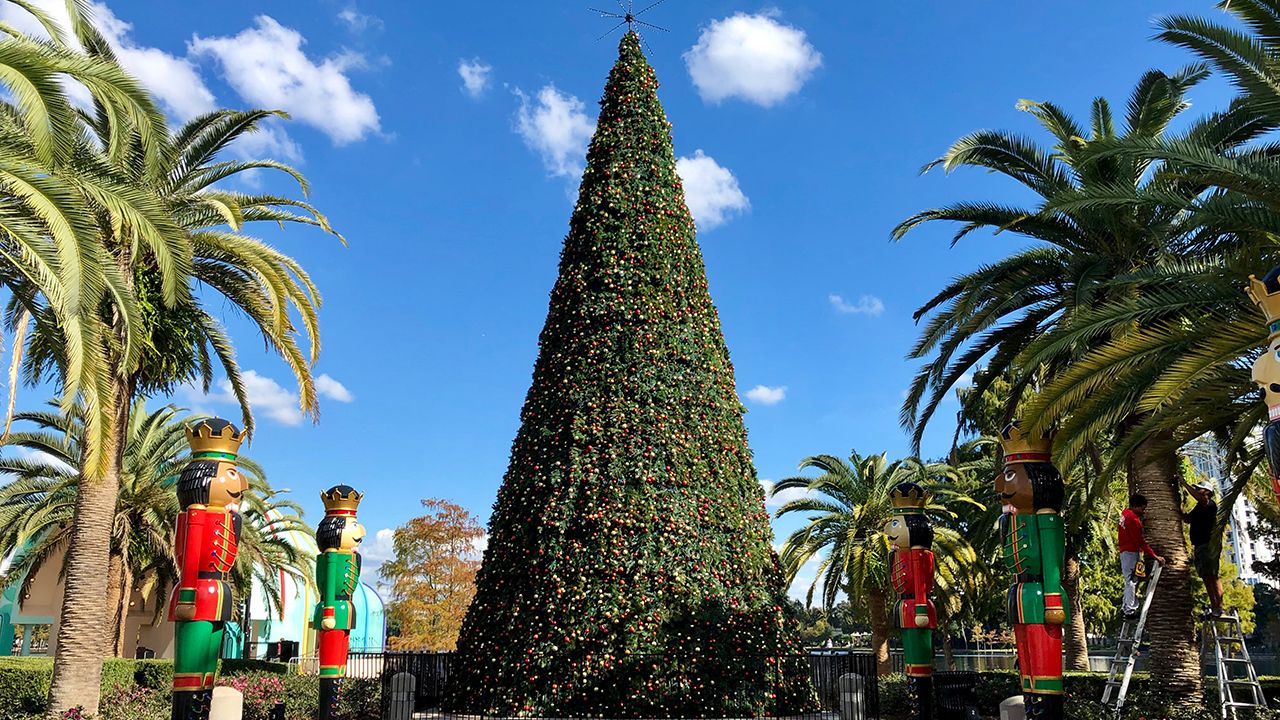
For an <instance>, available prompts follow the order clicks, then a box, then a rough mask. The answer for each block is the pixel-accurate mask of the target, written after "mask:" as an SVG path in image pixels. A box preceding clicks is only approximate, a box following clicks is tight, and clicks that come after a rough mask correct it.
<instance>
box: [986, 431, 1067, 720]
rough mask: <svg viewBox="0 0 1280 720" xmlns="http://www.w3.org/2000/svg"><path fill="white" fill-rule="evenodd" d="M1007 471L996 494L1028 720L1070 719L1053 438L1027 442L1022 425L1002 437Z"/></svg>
mask: <svg viewBox="0 0 1280 720" xmlns="http://www.w3.org/2000/svg"><path fill="white" fill-rule="evenodd" d="M1000 444H1001V445H1002V446H1003V448H1004V471H1003V472H1001V473H1000V474H998V475H996V493H997V494H999V496H1000V501H1001V502H1002V503H1004V506H1005V507H1004V514H1003V515H1002V516H1001V517H1000V535H1001V552H1002V554H1003V556H1004V563H1005V566H1006V567H1007V568H1008V569H1009V570H1010V571H1011V572H1013V573H1014V575H1015V576H1016V577H1015V582H1014V584H1013V586H1012V587H1010V588H1009V622H1010V624H1012V625H1013V632H1014V639H1015V641H1016V642H1017V645H1018V670H1019V673H1020V674H1021V675H1022V694H1023V697H1024V698H1025V700H1026V712H1027V718H1028V720H1036V719H1043V720H1061V718H1062V626H1063V625H1065V624H1066V623H1067V607H1068V603H1067V602H1066V598H1065V597H1064V596H1063V593H1062V565H1063V561H1064V554H1065V552H1066V539H1065V535H1064V531H1063V528H1062V517H1061V515H1059V513H1060V512H1061V510H1062V495H1063V492H1064V488H1063V483H1062V475H1061V474H1059V473H1058V469H1057V468H1055V467H1054V466H1053V462H1052V459H1051V456H1050V450H1051V447H1052V445H1053V440H1052V438H1051V437H1050V436H1049V435H1048V434H1045V435H1043V436H1041V437H1026V436H1025V435H1023V433H1022V432H1021V430H1020V429H1019V428H1018V423H1017V421H1014V422H1013V423H1010V424H1009V425H1008V426H1006V427H1005V428H1004V430H1002V431H1001V438H1000Z"/></svg>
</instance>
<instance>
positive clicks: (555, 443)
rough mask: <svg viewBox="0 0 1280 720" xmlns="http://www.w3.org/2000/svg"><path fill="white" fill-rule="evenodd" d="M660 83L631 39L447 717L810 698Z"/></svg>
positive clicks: (560, 283)
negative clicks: (786, 616)
mask: <svg viewBox="0 0 1280 720" xmlns="http://www.w3.org/2000/svg"><path fill="white" fill-rule="evenodd" d="M657 88H658V82H657V79H656V77H655V75H654V72H653V68H651V67H650V66H649V64H648V62H647V61H646V60H645V58H644V55H643V53H642V52H641V50H640V40H639V38H638V37H637V36H636V35H635V34H634V33H628V34H627V35H626V36H624V37H623V39H622V43H621V46H620V48H619V57H618V62H617V64H616V65H615V66H614V68H613V71H612V72H611V73H610V75H609V82H608V85H607V86H606V87H605V92H604V98H603V100H602V101H601V103H600V104H601V111H600V119H599V122H598V125H597V127H596V133H595V137H594V138H593V139H592V141H591V146H590V149H589V150H588V153H587V168H586V171H585V172H584V174H583V177H582V186H581V189H580V191H579V197H578V203H577V206H576V207H575V208H574V212H573V218H572V220H570V227H569V235H568V237H567V238H566V239H565V242H564V249H563V251H562V253H561V257H560V277H559V279H558V280H557V282H556V285H555V288H554V289H553V290H552V292H551V304H550V309H549V311H548V313H547V322H546V326H545V327H544V328H543V331H542V336H541V339H540V348H541V349H540V353H539V356H538V361H537V364H536V365H535V367H534V372H533V386H532V387H531V388H530V390H529V395H528V397H527V398H526V400H525V405H524V410H523V411H522V413H521V426H520V431H519V433H518V434H517V435H516V439H515V443H514V447H513V449H512V453H511V465H510V467H509V469H508V470H507V474H506V477H505V478H504V480H503V484H502V488H501V490H499V492H498V501H497V504H496V505H495V507H494V512H493V516H492V519H491V521H490V539H489V549H488V551H487V552H486V554H485V559H484V565H483V566H482V567H481V569H480V572H479V575H478V577H477V592H476V598H475V601H474V603H473V604H472V605H471V608H470V611H469V612H468V614H467V617H466V620H465V622H464V624H463V628H462V635H461V638H460V639H459V641H458V656H457V664H456V665H455V671H454V675H453V677H452V679H451V681H450V685H451V689H450V695H451V699H450V704H451V705H452V707H453V709H455V710H458V711H466V712H473V713H479V712H484V713H491V714H502V715H506V714H524V715H543V716H555V715H559V716H568V715H583V714H593V715H604V716H611V717H627V716H631V717H637V716H644V717H654V716H658V717H662V716H664V715H665V716H687V717H688V716H704V717H716V716H739V717H741V716H744V715H746V716H751V715H760V714H765V713H768V714H778V713H787V712H792V711H795V710H797V709H799V708H800V707H802V706H803V705H805V704H806V703H807V701H808V699H809V697H810V695H811V692H812V691H811V689H810V685H809V679H808V666H807V664H806V663H805V662H804V661H803V659H802V658H801V657H799V656H797V655H796V653H798V652H799V648H798V646H797V645H796V644H795V642H794V641H793V640H792V637H791V634H790V631H789V629H788V627H787V624H786V623H785V621H784V618H783V614H782V605H783V604H784V603H785V601H786V594H785V588H784V586H783V582H782V577H781V573H780V571H779V569H778V566H777V563H776V561H775V559H774V557H773V554H772V552H771V549H770V539H771V532H770V529H769V517H768V513H767V512H766V510H765V507H764V501H763V500H764V499H763V494H762V492H761V488H760V485H759V482H758V481H757V479H756V474H755V469H754V467H753V466H752V462H751V451H750V450H749V449H748V448H747V437H746V429H745V427H744V426H743V422H742V412H743V408H742V405H741V404H740V402H739V401H738V396H737V392H736V390H735V387H734V379H733V366H732V365H731V364H730V363H729V353H728V350H727V349H726V347H725V342H724V336H723V334H722V333H721V330H720V321H719V318H718V316H717V314H716V310H715V307H714V306H713V305H712V304H711V296H710V294H709V293H708V290H707V278H706V270H705V268H704V266H703V262H702V255H701V253H700V252H699V250H698V244H697V241H696V239H695V231H694V225H693V220H692V217H691V216H690V215H689V210H688V208H687V207H686V206H685V201H684V192H683V189H682V187H681V184H680V178H679V177H678V176H677V175H676V166H675V156H674V154H673V152H672V145H671V134H670V127H671V126H670V123H668V122H667V118H666V115H665V113H664V112H663V110H662V105H661V104H660V103H659V102H658V96H657Z"/></svg>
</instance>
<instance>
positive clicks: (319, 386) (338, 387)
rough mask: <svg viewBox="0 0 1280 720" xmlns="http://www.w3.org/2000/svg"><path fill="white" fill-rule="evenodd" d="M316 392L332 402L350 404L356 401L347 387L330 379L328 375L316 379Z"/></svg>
mask: <svg viewBox="0 0 1280 720" xmlns="http://www.w3.org/2000/svg"><path fill="white" fill-rule="evenodd" d="M316 392H317V393H319V394H320V395H321V396H322V397H327V398H329V399H330V400H337V401H338V402H344V403H349V402H351V401H352V400H355V399H356V396H355V395H352V394H351V391H350V390H348V389H347V387H346V386H345V385H343V384H342V383H340V382H338V381H337V380H334V379H333V378H332V377H329V375H328V373H326V374H324V375H321V376H320V377H318V378H316Z"/></svg>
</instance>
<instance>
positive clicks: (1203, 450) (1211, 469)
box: [1182, 437, 1277, 585]
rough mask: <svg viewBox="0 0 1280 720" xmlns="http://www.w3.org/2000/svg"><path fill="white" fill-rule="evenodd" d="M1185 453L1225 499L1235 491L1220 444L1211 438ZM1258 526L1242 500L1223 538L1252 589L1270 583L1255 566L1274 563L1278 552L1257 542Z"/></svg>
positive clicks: (1195, 442)
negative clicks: (1256, 563) (1225, 495)
mask: <svg viewBox="0 0 1280 720" xmlns="http://www.w3.org/2000/svg"><path fill="white" fill-rule="evenodd" d="M1182 452H1183V454H1184V455H1186V457H1187V459H1188V460H1190V461H1191V464H1192V466H1194V467H1195V469H1196V471H1197V472H1199V473H1200V474H1202V475H1204V476H1206V477H1208V478H1209V479H1210V480H1212V481H1213V482H1214V483H1216V484H1217V485H1218V496H1219V497H1220V498H1221V497H1222V496H1223V495H1224V494H1225V493H1226V492H1227V491H1228V490H1230V489H1231V478H1230V477H1227V475H1226V473H1225V471H1224V467H1225V465H1226V463H1225V462H1224V460H1225V458H1224V453H1223V452H1222V449H1221V448H1219V447H1218V444H1217V443H1216V442H1214V441H1213V440H1212V439H1210V438H1207V437H1201V438H1197V439H1196V440H1193V441H1192V442H1190V443H1187V445H1186V446H1184V447H1183V448H1182ZM1257 522H1258V510H1257V508H1255V507H1254V506H1253V503H1251V502H1249V499H1248V498H1246V497H1244V496H1243V495H1241V496H1240V498H1239V499H1237V500H1236V504H1235V506H1234V507H1232V508H1231V523H1230V524H1229V525H1228V527H1227V532H1226V534H1225V536H1224V537H1223V547H1224V548H1225V549H1226V550H1227V553H1228V557H1230V558H1231V562H1232V563H1233V564H1235V566H1236V567H1238V568H1240V579H1241V580H1243V581H1244V582H1245V583H1246V584H1248V585H1256V584H1258V583H1262V582H1267V579H1266V578H1265V577H1264V576H1262V575H1259V574H1257V573H1255V572H1254V571H1253V563H1254V562H1255V561H1258V562H1264V563H1265V562H1271V561H1272V560H1274V559H1275V557H1276V551H1277V548H1274V547H1271V546H1270V545H1268V544H1267V543H1266V542H1265V541H1259V540H1256V539H1255V538H1254V536H1253V533H1252V528H1253V526H1254V525H1255V524H1256V523H1257Z"/></svg>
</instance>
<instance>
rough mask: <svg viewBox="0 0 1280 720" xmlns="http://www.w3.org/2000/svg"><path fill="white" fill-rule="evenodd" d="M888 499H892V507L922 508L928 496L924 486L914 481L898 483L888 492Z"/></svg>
mask: <svg viewBox="0 0 1280 720" xmlns="http://www.w3.org/2000/svg"><path fill="white" fill-rule="evenodd" d="M889 499H890V500H892V501H893V507H894V508H897V509H907V508H912V509H917V510H923V509H924V506H925V503H926V502H928V500H929V497H928V494H927V493H925V491H924V488H922V487H920V486H919V485H917V484H915V483H899V484H898V485H896V486H894V488H893V490H892V491H890V492H889Z"/></svg>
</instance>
